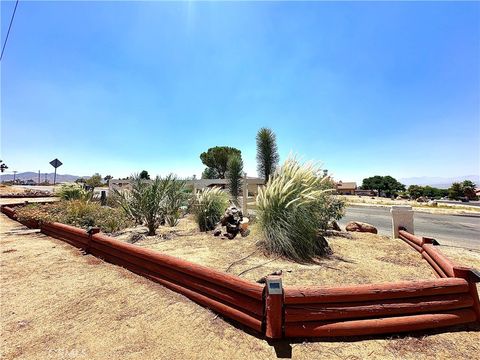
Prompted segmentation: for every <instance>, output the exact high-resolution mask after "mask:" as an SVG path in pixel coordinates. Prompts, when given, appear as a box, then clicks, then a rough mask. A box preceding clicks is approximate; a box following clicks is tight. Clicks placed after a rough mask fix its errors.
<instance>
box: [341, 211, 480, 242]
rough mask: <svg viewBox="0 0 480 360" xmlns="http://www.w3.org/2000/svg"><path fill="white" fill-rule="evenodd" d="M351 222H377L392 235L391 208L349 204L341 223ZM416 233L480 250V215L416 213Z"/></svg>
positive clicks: (343, 225) (382, 231) (342, 224)
mask: <svg viewBox="0 0 480 360" xmlns="http://www.w3.org/2000/svg"><path fill="white" fill-rule="evenodd" d="M349 221H362V222H366V223H369V224H372V225H374V226H375V227H376V228H377V229H378V233H379V234H382V235H389V236H391V234H392V217H391V215H390V208H387V207H373V206H372V207H370V206H350V207H348V208H347V211H346V214H345V216H344V217H343V218H342V219H341V220H340V221H339V222H338V223H339V225H340V226H341V227H342V228H344V227H345V225H346V224H347V223H348V222H349ZM414 228H415V234H416V235H420V236H428V237H432V238H434V239H436V240H437V241H438V242H439V243H440V244H442V245H451V246H459V247H464V248H468V249H476V250H480V216H473V215H469V216H464V215H441V214H428V213H423V212H417V211H415V213H414Z"/></svg>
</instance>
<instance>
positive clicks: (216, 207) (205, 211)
mask: <svg viewBox="0 0 480 360" xmlns="http://www.w3.org/2000/svg"><path fill="white" fill-rule="evenodd" d="M194 196H195V198H194V204H193V212H194V214H195V218H196V220H197V223H198V226H199V227H200V231H208V230H213V229H214V228H215V225H216V224H217V223H218V222H219V221H220V218H221V217H222V215H223V213H224V211H225V209H226V208H227V207H228V194H227V193H226V192H225V191H223V190H222V189H220V188H217V187H214V188H206V189H203V190H202V191H200V192H199V193H198V194H195V195H194Z"/></svg>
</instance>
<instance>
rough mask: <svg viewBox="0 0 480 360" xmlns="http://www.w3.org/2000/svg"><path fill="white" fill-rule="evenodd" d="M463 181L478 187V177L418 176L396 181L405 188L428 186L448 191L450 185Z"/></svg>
mask: <svg viewBox="0 0 480 360" xmlns="http://www.w3.org/2000/svg"><path fill="white" fill-rule="evenodd" d="M464 180H470V181H473V182H474V183H475V184H476V185H477V187H478V186H480V176H478V175H465V176H457V177H452V178H445V177H429V176H420V177H411V178H404V179H398V181H400V182H401V183H402V184H405V185H407V186H409V185H422V186H425V185H430V186H433V187H437V188H440V189H448V188H449V187H450V186H451V185H452V183H454V182H462V181H464Z"/></svg>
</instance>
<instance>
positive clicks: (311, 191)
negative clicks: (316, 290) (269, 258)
mask: <svg viewBox="0 0 480 360" xmlns="http://www.w3.org/2000/svg"><path fill="white" fill-rule="evenodd" d="M321 174H322V173H321V169H320V167H318V166H317V165H316V164H315V163H305V164H301V163H300V162H299V161H298V160H297V159H296V158H295V157H290V158H288V159H287V160H286V161H285V163H284V164H283V165H282V166H281V167H280V168H278V169H277V170H276V171H275V173H274V174H273V176H272V177H271V178H270V180H269V181H268V182H267V184H266V186H265V187H264V188H261V189H260V190H259V193H258V196H257V217H258V223H259V227H260V230H261V232H262V233H263V237H264V239H265V241H264V242H263V243H262V244H263V246H264V247H265V249H266V250H267V251H268V252H270V253H273V254H276V255H279V256H283V257H286V258H289V259H291V260H294V261H297V262H311V261H313V260H314V258H315V257H318V256H324V255H326V254H329V253H331V250H330V248H329V246H328V243H327V241H326V240H325V239H324V238H323V237H322V236H320V235H319V229H320V228H322V227H323V222H324V221H325V214H327V213H328V211H329V208H330V205H329V204H330V201H327V200H329V199H330V197H332V195H331V192H332V190H333V189H331V188H330V187H331V184H332V183H331V181H330V180H329V178H328V177H325V176H322V175H321ZM332 217H334V216H332ZM327 220H328V219H327Z"/></svg>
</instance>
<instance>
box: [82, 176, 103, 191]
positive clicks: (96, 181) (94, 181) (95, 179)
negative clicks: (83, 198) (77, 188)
mask: <svg viewBox="0 0 480 360" xmlns="http://www.w3.org/2000/svg"><path fill="white" fill-rule="evenodd" d="M85 184H87V185H88V186H91V187H94V188H96V187H99V186H102V185H103V183H102V175H100V174H99V173H95V174H93V175H92V176H91V177H90V178H88V179H87V181H85Z"/></svg>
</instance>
